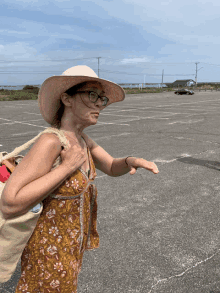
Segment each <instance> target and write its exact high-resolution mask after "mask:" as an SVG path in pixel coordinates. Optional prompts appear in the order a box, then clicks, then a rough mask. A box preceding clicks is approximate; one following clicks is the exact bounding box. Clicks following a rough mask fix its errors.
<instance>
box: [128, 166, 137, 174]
mask: <svg viewBox="0 0 220 293" xmlns="http://www.w3.org/2000/svg"><path fill="white" fill-rule="evenodd" d="M136 171H137V170H136V169H135V168H134V167H131V168H130V172H129V173H130V174H131V175H134V174H135V173H136Z"/></svg>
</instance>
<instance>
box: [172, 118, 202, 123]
mask: <svg viewBox="0 0 220 293" xmlns="http://www.w3.org/2000/svg"><path fill="white" fill-rule="evenodd" d="M200 121H204V119H199V120H189V121H175V122H170V123H168V124H176V123H182V124H190V123H197V122H200Z"/></svg>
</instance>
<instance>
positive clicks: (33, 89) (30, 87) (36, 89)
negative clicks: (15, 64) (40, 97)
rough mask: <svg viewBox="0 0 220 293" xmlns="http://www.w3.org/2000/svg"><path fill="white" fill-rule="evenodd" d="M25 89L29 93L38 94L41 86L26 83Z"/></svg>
mask: <svg viewBox="0 0 220 293" xmlns="http://www.w3.org/2000/svg"><path fill="white" fill-rule="evenodd" d="M23 91H27V92H29V93H33V94H38V92H39V87H37V86H33V85H25V86H24V87H23Z"/></svg>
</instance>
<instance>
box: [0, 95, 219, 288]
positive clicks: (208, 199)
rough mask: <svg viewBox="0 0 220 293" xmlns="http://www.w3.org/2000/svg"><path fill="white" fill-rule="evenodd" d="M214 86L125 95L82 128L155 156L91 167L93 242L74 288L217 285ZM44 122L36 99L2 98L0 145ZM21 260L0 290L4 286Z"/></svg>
mask: <svg viewBox="0 0 220 293" xmlns="http://www.w3.org/2000/svg"><path fill="white" fill-rule="evenodd" d="M219 112H220V93H219V92H214V91H213V92H196V93H195V95H193V96H176V95H175V94H174V93H173V92H171V93H166V92H164V93H160V94H139V95H127V96H126V99H125V101H123V102H121V103H115V104H113V105H110V106H109V107H107V108H106V109H105V110H104V111H103V113H102V114H101V115H100V118H99V122H98V124H97V125H95V126H91V127H90V128H88V129H87V130H86V131H85V132H86V133H87V134H88V135H90V137H91V138H92V139H94V140H95V141H96V142H97V143H98V144H100V145H101V146H102V147H103V148H104V149H105V150H106V151H107V152H109V153H110V154H111V155H112V156H113V157H126V156H129V155H132V156H136V157H141V158H145V159H146V160H148V161H154V162H155V163H156V164H157V166H158V168H159V171H160V172H159V174H157V175H155V174H153V173H151V172H149V171H146V170H143V169H138V170H137V173H136V174H135V175H130V174H126V175H124V176H120V177H117V178H113V177H109V176H107V175H105V174H103V173H102V172H100V171H98V172H97V175H98V176H97V179H96V185H97V187H98V192H99V195H98V231H99V235H100V248H99V249H97V250H93V251H87V252H86V253H85V255H84V261H83V266H82V271H81V273H80V275H79V284H78V293H128V292H129V293H130V292H131V293H220V222H219V216H220V211H219V203H220V183H219V175H220V173H219V171H220V158H219V156H220V136H219V134H220V118H219ZM46 127H48V125H47V123H46V122H44V120H43V119H42V117H41V115H40V112H39V110H38V106H37V101H7V102H0V131H1V140H0V145H1V146H0V151H3V150H6V151H12V150H13V148H14V147H16V146H19V145H21V144H22V143H25V142H26V141H28V140H29V139H31V138H33V137H34V136H35V135H37V134H38V133H39V132H40V131H42V130H44V129H45V128H46ZM19 276H20V265H18V267H17V270H16V272H15V274H14V275H13V277H12V278H11V280H10V281H8V282H7V283H5V284H4V285H1V287H0V292H1V293H9V292H10V293H12V292H14V291H15V288H16V284H17V282H18V279H19Z"/></svg>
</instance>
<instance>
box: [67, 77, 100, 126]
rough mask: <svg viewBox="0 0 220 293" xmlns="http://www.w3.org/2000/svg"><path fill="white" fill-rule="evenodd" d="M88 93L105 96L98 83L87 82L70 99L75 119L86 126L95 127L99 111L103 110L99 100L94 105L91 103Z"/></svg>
mask: <svg viewBox="0 0 220 293" xmlns="http://www.w3.org/2000/svg"><path fill="white" fill-rule="evenodd" d="M89 92H94V93H96V94H98V95H99V97H104V96H105V92H104V91H103V88H102V86H101V85H100V84H99V83H98V82H88V83H86V84H85V85H84V86H83V87H82V88H80V89H79V90H78V91H77V92H76V94H75V95H74V96H73V97H74V98H73V99H71V100H72V111H73V114H74V116H75V118H77V119H81V121H82V122H83V123H84V124H86V126H89V125H95V124H96V123H97V122H98V118H99V113H100V111H101V110H103V109H104V108H105V106H103V101H101V99H98V100H97V101H96V102H95V103H93V102H91V101H90V99H89Z"/></svg>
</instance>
